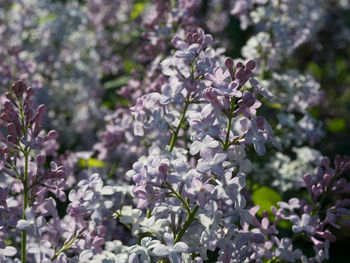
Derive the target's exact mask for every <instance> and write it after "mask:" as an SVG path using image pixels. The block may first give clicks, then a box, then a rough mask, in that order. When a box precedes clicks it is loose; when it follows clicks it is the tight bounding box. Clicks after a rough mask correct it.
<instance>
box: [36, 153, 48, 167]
mask: <svg viewBox="0 0 350 263" xmlns="http://www.w3.org/2000/svg"><path fill="white" fill-rule="evenodd" d="M45 161H46V157H45V155H43V154H38V155H37V156H36V163H37V165H38V166H39V167H40V166H43V165H44V163H45Z"/></svg>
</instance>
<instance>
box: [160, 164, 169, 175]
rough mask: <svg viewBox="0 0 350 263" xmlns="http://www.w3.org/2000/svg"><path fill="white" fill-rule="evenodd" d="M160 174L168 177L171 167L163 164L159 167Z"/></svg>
mask: <svg viewBox="0 0 350 263" xmlns="http://www.w3.org/2000/svg"><path fill="white" fill-rule="evenodd" d="M158 170H159V173H161V174H162V175H166V174H167V173H168V170H169V166H168V165H167V164H166V163H161V164H160V165H159V167H158Z"/></svg>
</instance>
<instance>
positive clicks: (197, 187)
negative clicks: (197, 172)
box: [187, 178, 215, 208]
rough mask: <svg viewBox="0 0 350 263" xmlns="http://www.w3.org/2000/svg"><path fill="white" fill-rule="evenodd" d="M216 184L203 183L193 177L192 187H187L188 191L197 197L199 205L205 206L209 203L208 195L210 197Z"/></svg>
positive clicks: (193, 196)
mask: <svg viewBox="0 0 350 263" xmlns="http://www.w3.org/2000/svg"><path fill="white" fill-rule="evenodd" d="M214 188H215V186H214V185H212V184H209V183H208V182H206V183H204V184H203V183H202V181H201V180H200V179H198V178H193V180H192V183H191V187H190V188H188V189H187V193H188V194H189V195H190V197H192V198H195V200H196V202H197V204H198V205H199V207H202V208H203V207H204V206H205V205H206V203H207V199H208V197H210V195H211V193H212V191H213V190H214Z"/></svg>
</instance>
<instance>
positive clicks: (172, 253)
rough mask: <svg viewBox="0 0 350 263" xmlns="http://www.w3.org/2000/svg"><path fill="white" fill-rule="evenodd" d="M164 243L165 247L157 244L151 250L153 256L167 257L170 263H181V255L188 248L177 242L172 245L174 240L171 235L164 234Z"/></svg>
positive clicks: (184, 244)
mask: <svg viewBox="0 0 350 263" xmlns="http://www.w3.org/2000/svg"><path fill="white" fill-rule="evenodd" d="M164 241H165V244H166V245H163V244H159V245H157V246H155V248H154V249H153V254H154V255H156V256H159V257H165V256H168V257H169V260H170V262H171V263H181V262H182V259H181V253H185V252H187V250H188V246H187V245H186V243H184V242H177V243H176V244H174V238H173V235H172V234H169V233H165V234H164Z"/></svg>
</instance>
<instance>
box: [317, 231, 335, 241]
mask: <svg viewBox="0 0 350 263" xmlns="http://www.w3.org/2000/svg"><path fill="white" fill-rule="evenodd" d="M316 233H317V234H318V235H319V236H320V237H322V238H324V239H325V240H328V241H329V242H335V241H336V237H335V236H334V235H333V234H332V233H331V232H330V231H329V230H328V229H326V231H324V232H316Z"/></svg>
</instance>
